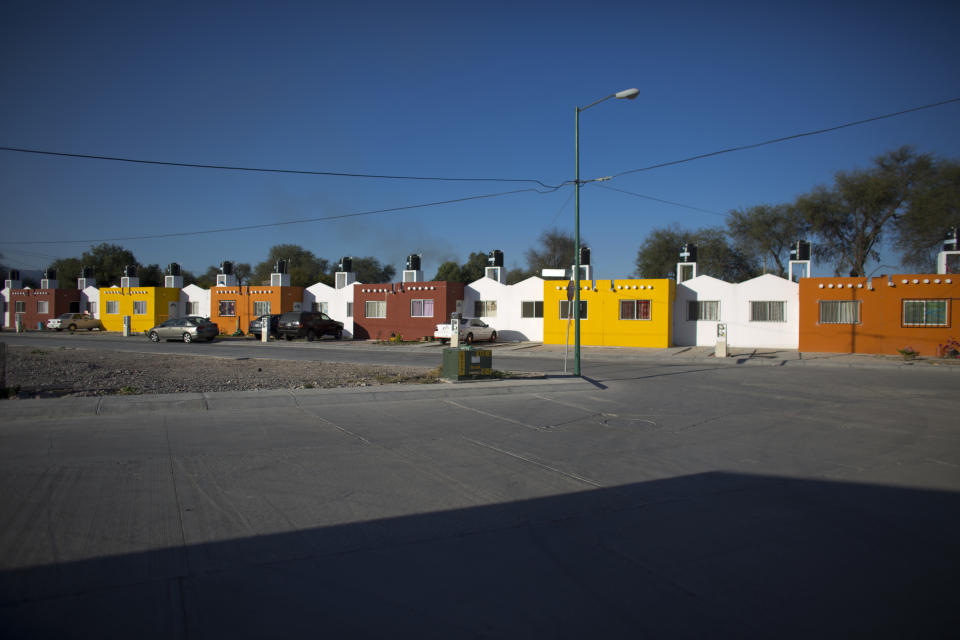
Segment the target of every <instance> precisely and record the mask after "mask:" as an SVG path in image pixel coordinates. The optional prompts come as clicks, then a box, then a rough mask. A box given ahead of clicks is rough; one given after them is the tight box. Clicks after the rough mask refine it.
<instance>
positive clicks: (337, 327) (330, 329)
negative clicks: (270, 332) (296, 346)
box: [277, 311, 343, 341]
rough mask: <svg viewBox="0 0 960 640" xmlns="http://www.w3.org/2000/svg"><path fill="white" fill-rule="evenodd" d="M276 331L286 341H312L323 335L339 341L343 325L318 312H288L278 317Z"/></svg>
mask: <svg viewBox="0 0 960 640" xmlns="http://www.w3.org/2000/svg"><path fill="white" fill-rule="evenodd" d="M277 331H278V332H279V333H280V335H282V336H283V337H284V338H285V339H286V340H293V339H294V338H306V339H307V340H310V341H313V340H316V339H317V338H322V337H323V336H324V335H331V336H333V337H334V339H336V340H339V339H340V338H342V337H343V323H342V322H337V321H336V320H334V319H333V318H331V317H330V316H328V315H327V314H325V313H323V312H320V311H288V312H286V313H284V314H282V315H281V316H280V320H279V322H278V323H277Z"/></svg>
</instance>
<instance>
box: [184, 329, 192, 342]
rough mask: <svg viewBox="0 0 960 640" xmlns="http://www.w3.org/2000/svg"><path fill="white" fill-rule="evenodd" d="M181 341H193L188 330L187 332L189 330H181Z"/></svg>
mask: <svg viewBox="0 0 960 640" xmlns="http://www.w3.org/2000/svg"><path fill="white" fill-rule="evenodd" d="M183 341H184V342H193V336H192V335H190V332H189V331H184V332H183Z"/></svg>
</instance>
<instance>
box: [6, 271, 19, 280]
mask: <svg viewBox="0 0 960 640" xmlns="http://www.w3.org/2000/svg"><path fill="white" fill-rule="evenodd" d="M8 275H9V276H10V279H11V280H19V279H20V271H19V270H17V269H10V273H9V274H8Z"/></svg>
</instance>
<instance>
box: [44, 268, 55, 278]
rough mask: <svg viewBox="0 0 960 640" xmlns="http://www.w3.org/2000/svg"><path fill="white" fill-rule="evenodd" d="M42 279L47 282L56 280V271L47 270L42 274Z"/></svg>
mask: <svg viewBox="0 0 960 640" xmlns="http://www.w3.org/2000/svg"><path fill="white" fill-rule="evenodd" d="M43 277H44V278H46V279H47V280H56V279H57V270H56V269H47V270H46V271H44V272H43Z"/></svg>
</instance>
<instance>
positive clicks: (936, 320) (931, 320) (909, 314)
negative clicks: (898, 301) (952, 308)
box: [903, 300, 950, 327]
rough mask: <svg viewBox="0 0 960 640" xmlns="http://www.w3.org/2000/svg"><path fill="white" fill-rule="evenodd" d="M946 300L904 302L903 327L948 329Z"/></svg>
mask: <svg viewBox="0 0 960 640" xmlns="http://www.w3.org/2000/svg"><path fill="white" fill-rule="evenodd" d="M947 309H948V306H947V301H946V300H904V301H903V326H905V327H948V326H950V323H949V318H948V317H947V315H948V313H947Z"/></svg>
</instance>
